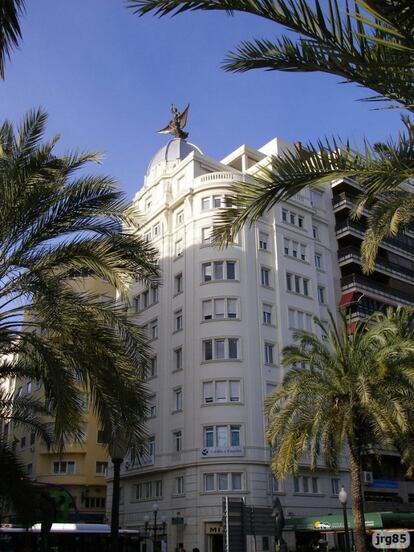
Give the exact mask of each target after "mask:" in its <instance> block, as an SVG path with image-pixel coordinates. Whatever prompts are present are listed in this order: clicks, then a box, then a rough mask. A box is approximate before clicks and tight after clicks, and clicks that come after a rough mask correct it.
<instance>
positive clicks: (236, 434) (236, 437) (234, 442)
mask: <svg viewBox="0 0 414 552" xmlns="http://www.w3.org/2000/svg"><path fill="white" fill-rule="evenodd" d="M230 446H232V447H239V446H240V426H238V425H232V426H230Z"/></svg>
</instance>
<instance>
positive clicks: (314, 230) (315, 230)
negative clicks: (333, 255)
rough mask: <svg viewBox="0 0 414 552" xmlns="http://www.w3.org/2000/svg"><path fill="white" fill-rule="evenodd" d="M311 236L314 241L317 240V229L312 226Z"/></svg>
mask: <svg viewBox="0 0 414 552" xmlns="http://www.w3.org/2000/svg"><path fill="white" fill-rule="evenodd" d="M312 236H313V237H314V239H315V240H319V228H318V227H317V226H312Z"/></svg>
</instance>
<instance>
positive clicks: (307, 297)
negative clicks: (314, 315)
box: [286, 289, 313, 301]
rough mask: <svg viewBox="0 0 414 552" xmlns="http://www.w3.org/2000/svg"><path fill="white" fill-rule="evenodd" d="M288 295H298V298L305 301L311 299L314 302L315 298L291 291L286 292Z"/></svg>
mask: <svg viewBox="0 0 414 552" xmlns="http://www.w3.org/2000/svg"><path fill="white" fill-rule="evenodd" d="M286 293H290V294H291V295H296V297H302V298H303V299H310V300H311V301H313V297H311V296H310V295H303V293H297V292H296V291H290V290H288V289H287V290H286Z"/></svg>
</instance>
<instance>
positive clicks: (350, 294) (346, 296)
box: [339, 291, 355, 307]
mask: <svg viewBox="0 0 414 552" xmlns="http://www.w3.org/2000/svg"><path fill="white" fill-rule="evenodd" d="M354 295H355V291H347V292H346V293H343V294H342V296H341V300H340V301H339V306H340V307H346V306H348V305H349V304H350V303H352V301H353V299H354Z"/></svg>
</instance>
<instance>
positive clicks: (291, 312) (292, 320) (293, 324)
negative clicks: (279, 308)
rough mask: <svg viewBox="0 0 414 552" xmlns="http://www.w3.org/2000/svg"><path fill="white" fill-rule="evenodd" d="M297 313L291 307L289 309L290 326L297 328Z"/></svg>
mask: <svg viewBox="0 0 414 552" xmlns="http://www.w3.org/2000/svg"><path fill="white" fill-rule="evenodd" d="M295 314H296V311H295V310H294V309H289V310H288V322H289V328H295V327H296V323H295Z"/></svg>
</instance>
